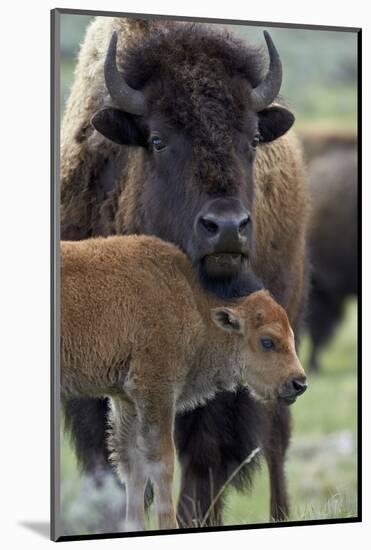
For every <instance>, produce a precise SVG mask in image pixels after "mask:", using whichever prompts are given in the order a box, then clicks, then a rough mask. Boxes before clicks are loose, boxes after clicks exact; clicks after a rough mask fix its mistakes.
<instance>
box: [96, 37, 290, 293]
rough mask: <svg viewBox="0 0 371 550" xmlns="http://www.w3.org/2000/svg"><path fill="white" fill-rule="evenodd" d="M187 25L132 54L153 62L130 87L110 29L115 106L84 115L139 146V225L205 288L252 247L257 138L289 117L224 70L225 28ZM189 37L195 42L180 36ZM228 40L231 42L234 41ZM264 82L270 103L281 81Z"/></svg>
mask: <svg viewBox="0 0 371 550" xmlns="http://www.w3.org/2000/svg"><path fill="white" fill-rule="evenodd" d="M192 32H194V31H193V30H192V31H189V32H184V34H183V35H182V36H181V34H182V33H181V32H180V33H179V31H177V33H176V34H175V35H174V37H173V41H172V42H171V41H169V35H168V34H165V35H164V37H163V38H162V42H161V40H160V41H159V40H158V41H157V43H156V45H154V44H153V43H152V45H151V48H148V51H146V52H145V54H143V58H140V57H139V58H135V56H134V58H135V59H136V63H138V64H141V66H145V64H146V63H147V64H149V62H148V56H149V55H150V53H149V52H152V51H155V52H156V53H157V57H156V58H155V59H156V61H153V63H157V65H156V67H155V69H153V71H152V73H151V72H149V74H150V76H148V77H147V79H146V78H144V77H140V76H139V77H138V75H137V77H136V78H135V76H132V77H131V79H130V83H131V85H133V86H134V88H136V89H132V88H129V86H128V84H127V83H126V82H125V80H124V79H123V77H122V75H121V74H120V73H118V71H117V69H115V67H114V66H115V59H116V49H115V48H116V46H115V39H114V36H113V39H112V41H111V45H110V49H109V52H108V54H107V60H106V66H105V75H106V83H107V87H108V89H109V91H110V95H111V98H112V99H113V100H114V103H115V105H116V106H117V104H119V105H118V107H119V108H116V107H115V108H112V107H109V108H106V109H103V110H101V111H99V112H98V113H97V114H96V115H95V116H94V117H93V120H92V124H93V126H94V127H95V128H96V129H97V130H98V131H99V132H100V133H101V134H103V135H104V136H105V137H107V138H108V139H110V140H112V141H114V142H116V143H119V144H123V145H132V146H136V147H140V148H141V150H142V154H141V155H140V162H141V163H142V170H141V171H140V172H141V175H140V177H141V181H138V186H137V188H138V192H139V193H140V197H141V198H140V203H141V209H142V210H141V219H142V228H141V230H142V232H143V233H147V234H152V235H156V236H158V237H160V238H163V239H165V240H168V241H171V242H174V243H175V244H177V245H178V246H180V247H181V248H182V249H183V250H184V251H185V252H186V253H187V254H188V256H189V257H190V258H191V260H192V262H193V264H194V265H195V267H196V268H197V270H198V271H199V273H200V276H201V279H202V280H203V281H204V283H205V285H206V286H207V287H214V286H215V285H219V284H221V285H222V286H224V287H226V286H228V285H229V284H230V283H231V282H232V281H233V282H234V283H235V282H236V281H237V280H239V279H242V278H243V277H244V275H245V274H246V273H247V272H248V266H249V259H250V256H251V253H252V247H253V246H254V238H253V220H252V218H251V212H252V206H253V189H254V182H253V164H254V158H255V151H256V147H257V146H258V145H259V143H260V142H267V141H271V140H273V139H276V138H277V137H279V136H280V135H282V134H283V133H284V132H286V130H287V129H288V128H289V127H290V126H291V124H292V123H293V116H292V114H291V113H290V112H289V111H287V110H286V109H283V108H281V107H278V106H276V107H269V108H265V107H264V105H262V99H261V97H260V96H259V94H258V93H256V92H257V90H258V88H253V85H252V84H251V83H250V82H249V81H248V80H247V79H246V78H244V77H243V75H240V74H239V72H238V71H237V69H236V73H234V72H233V70H231V63H232V60H235V58H236V56H237V53H238V52H237V50H236V51H234V52H229V50H228V48H229V46H228V41H227V40H226V37H224V39H221V36H219V35H215V36H214V35H213V34H207V33H206V34H205V33H204V34H202V33H199V35H195V36H193V37H192V36H191V35H192ZM190 33H191V35H190ZM196 34H197V33H196ZM189 36H191V38H192V39H193V40H194V42H195V43H193V42H192V43H189V44H187V41H189V40H190V38H189ZM206 38H207V40H208V41H209V44H208V42H207V40H206ZM166 41H168V44H167V46H166ZM166 47H167V48H169V47H170V48H171V56H173V57H174V59H172V60H169V52H167V57H166V55H165V53H166V52H165V53H164V51H165V50H166ZM269 47H272V46H269ZM161 48H162V50H164V48H165V50H164V51H162V50H161ZM192 48H193V50H194V52H195V55H194V56H193V55H191V53H190V52H191V51H192ZM208 48H209V50H210V51H209V56H208V55H207V50H208ZM233 48H237V46H236V44H235V43H234V42H233ZM233 48H232V50H233ZM273 48H274V46H273ZM272 51H273V50H272ZM274 51H275V50H274ZM240 53H241V52H240ZM270 53H272V52H271V50H270ZM227 54H228V55H227ZM223 55H224V58H225V59H224V58H223ZM246 55H247V54H246ZM272 55H273V54H272ZM277 55H278V54H277ZM146 56H147V57H146ZM162 56H163V57H164V58H166V59H167V63H166V65H164V66H163V65H161V63H160V61H159V59H160V60H161V59H162ZM171 56H170V57H171ZM129 57H130V56H129ZM240 57H241V59H244V58H243V55H240ZM233 62H235V61H233ZM241 63H242V61H241ZM211 67H212V70H211ZM278 68H280V67H278ZM135 70H136V67H134V69H133V68H132V70H131V72H132V73H133V74H134V73H135ZM115 71H116V72H115ZM131 72H130V70H128V74H129V75H130V74H131ZM273 76H274V75H273ZM275 78H276V80H277V78H278V77H275ZM268 80H269V79H268ZM132 83H133V84H132ZM268 84H269V87H270V88H272V86H273V87H274V91H273V92H272V90H270V91H269V93H268V96H269V97H268V96H267V90H264V89H262V93H263V96H264V94H265V96H267V97H265V101H268V103H270V101H271V100H272V95H273V96H274V97H275V95H276V93H277V92H278V89H279V85H280V82H279V83H278V84H277V82H276V83H275V84H274V85H273V84H272V83H270V82H268ZM138 88H141V90H142V91H138ZM263 88H264V86H263ZM265 88H267V85H266V86H265ZM254 94H255V95H256V96H259V97H258V98H256V97H255V96H254ZM259 102H260V103H259ZM258 105H259V107H258ZM256 108H259V109H260V110H259V111H256V110H255V109H256Z"/></svg>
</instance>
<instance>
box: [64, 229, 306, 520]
mask: <svg viewBox="0 0 371 550" xmlns="http://www.w3.org/2000/svg"><path fill="white" fill-rule="evenodd" d="M61 288H62V296H61V297H62V308H61V387H62V396H63V398H65V397H67V398H70V397H76V396H82V397H103V396H109V397H110V426H111V427H110V431H109V447H110V451H111V459H112V461H113V463H114V465H115V466H116V468H117V472H118V474H119V477H120V478H121V480H122V481H123V482H124V483H125V484H126V488H127V512H126V516H127V517H126V520H127V523H126V527H127V528H128V529H134V530H137V529H143V527H144V504H143V500H144V499H143V496H144V490H145V486H146V483H147V481H148V479H150V480H151V481H152V483H153V484H154V489H155V496H156V503H157V513H158V518H159V527H160V529H169V528H174V527H176V526H177V522H176V516H175V511H174V506H173V500H172V481H173V471H174V461H175V448H174V441H173V429H174V418H175V413H176V412H178V411H184V410H190V409H192V408H194V407H196V406H199V405H202V404H203V403H205V401H206V400H208V399H210V398H212V397H214V396H215V394H216V392H218V391H219V390H230V391H232V390H235V389H236V388H237V386H238V385H243V386H247V385H248V386H249V387H250V388H251V389H252V391H253V392H254V394H255V395H256V396H257V397H259V398H261V399H264V400H272V399H277V398H279V399H282V400H284V401H286V402H287V403H292V402H293V401H295V399H296V397H297V396H298V395H300V394H301V393H303V391H304V390H305V389H306V382H305V376H304V371H303V369H302V367H301V365H300V363H299V360H298V358H297V356H296V352H295V345H294V334H293V331H292V329H291V327H290V325H289V322H288V318H287V315H286V313H285V311H284V310H283V308H282V307H281V306H279V305H278V304H277V303H276V302H275V301H274V300H273V299H272V298H271V297H270V295H269V293H268V292H267V291H264V290H260V291H257V292H253V293H252V294H250V295H249V296H248V297H245V298H239V299H236V300H235V301H230V302H228V306H226V304H225V300H222V299H220V298H218V297H216V296H215V295H213V294H211V293H207V292H205V291H204V290H202V289H201V287H200V285H199V283H198V279H197V275H196V273H195V270H194V269H193V268H192V266H191V263H190V261H189V260H188V259H187V257H186V256H185V255H184V254H183V253H182V252H181V251H180V250H179V249H177V248H176V247H175V246H174V245H172V244H169V243H165V242H163V241H161V240H159V239H157V238H155V237H144V236H141V237H140V236H131V237H110V238H107V239H104V238H98V239H91V240H87V241H80V242H62V244H61Z"/></svg>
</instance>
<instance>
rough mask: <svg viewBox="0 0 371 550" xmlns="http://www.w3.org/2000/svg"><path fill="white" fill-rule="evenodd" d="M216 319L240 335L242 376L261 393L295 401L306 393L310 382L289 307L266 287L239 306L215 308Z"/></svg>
mask: <svg viewBox="0 0 371 550" xmlns="http://www.w3.org/2000/svg"><path fill="white" fill-rule="evenodd" d="M212 318H213V320H214V322H215V323H216V325H217V326H218V327H220V328H221V329H222V330H224V331H226V332H228V333H230V335H231V336H233V337H234V338H239V341H238V342H237V345H238V346H239V354H240V357H241V361H240V363H241V365H242V367H241V371H240V372H239V376H240V377H241V380H242V382H243V383H246V385H247V386H249V387H250V388H251V389H252V390H253V391H254V393H255V394H256V395H257V396H259V397H261V398H263V399H266V400H270V399H276V398H278V399H280V400H283V401H284V402H286V403H287V404H291V403H293V402H294V401H295V400H296V398H297V397H298V396H299V395H301V394H302V393H304V391H305V390H306V388H307V383H306V377H305V373H304V370H303V368H302V366H301V364H300V361H299V359H298V356H297V355H296V351H295V341H294V333H293V331H292V328H291V326H290V324H289V320H288V318H287V315H286V312H285V310H284V309H283V308H282V307H281V306H280V305H279V304H277V302H275V301H274V300H273V298H272V297H271V296H270V294H269V293H268V292H267V291H266V290H260V291H258V292H254V293H252V294H250V296H248V297H246V298H244V299H243V301H242V302H241V303H239V304H238V305H236V306H233V307H218V308H215V309H213V310H212Z"/></svg>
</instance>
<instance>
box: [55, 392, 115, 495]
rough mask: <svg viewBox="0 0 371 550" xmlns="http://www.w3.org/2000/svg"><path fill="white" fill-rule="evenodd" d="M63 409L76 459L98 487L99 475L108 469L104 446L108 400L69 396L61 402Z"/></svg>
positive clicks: (106, 453) (105, 447)
mask: <svg viewBox="0 0 371 550" xmlns="http://www.w3.org/2000/svg"><path fill="white" fill-rule="evenodd" d="M63 412H64V418H65V425H66V428H67V430H68V431H69V432H70V434H71V437H72V440H73V443H74V447H75V451H76V455H77V458H78V461H79V463H80V465H81V466H82V467H83V469H84V471H85V472H86V473H88V474H91V475H92V476H93V477H94V478H95V480H96V483H97V485H98V486H99V483H100V477H101V476H102V475H103V474H104V472H105V471H107V469H109V470H111V467H110V465H109V462H108V450H107V446H106V428H107V425H106V417H107V412H108V405H107V400H106V399H69V400H67V401H65V402H64V403H63Z"/></svg>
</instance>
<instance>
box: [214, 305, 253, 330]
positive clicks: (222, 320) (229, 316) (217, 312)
mask: <svg viewBox="0 0 371 550" xmlns="http://www.w3.org/2000/svg"><path fill="white" fill-rule="evenodd" d="M211 317H212V320H213V321H214V323H215V324H216V325H217V326H218V327H219V328H221V329H222V330H225V331H226V332H234V333H236V334H244V333H245V326H244V321H243V319H241V318H240V317H239V316H238V315H237V314H236V313H235V312H234V311H233V310H232V309H229V308H228V307H216V308H214V309H212V310H211Z"/></svg>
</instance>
